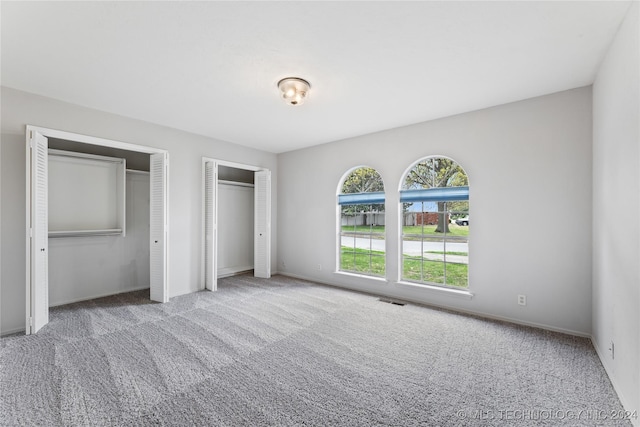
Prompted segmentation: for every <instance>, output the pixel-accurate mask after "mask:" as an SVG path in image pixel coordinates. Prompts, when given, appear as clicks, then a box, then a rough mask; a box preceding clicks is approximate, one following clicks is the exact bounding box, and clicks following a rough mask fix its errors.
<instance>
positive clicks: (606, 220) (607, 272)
mask: <svg viewBox="0 0 640 427" xmlns="http://www.w3.org/2000/svg"><path fill="white" fill-rule="evenodd" d="M639 15H640V8H639V6H638V3H637V2H634V3H633V4H632V7H631V9H630V10H629V12H628V14H627V17H626V19H625V21H624V22H623V24H622V26H621V27H620V29H619V32H618V34H617V36H616V38H615V40H614V42H613V44H612V45H611V47H610V49H609V51H608V53H607V56H606V58H605V60H604V61H603V63H602V65H601V67H600V70H599V71H598V75H597V78H596V80H595V83H594V85H593V343H594V345H595V346H596V349H597V350H598V353H599V354H600V358H601V359H602V363H603V365H604V367H605V369H606V370H607V372H608V374H609V377H610V378H611V380H612V382H613V384H614V386H615V388H616V390H617V391H618V395H619V396H620V400H621V401H622V403H623V405H625V408H626V409H628V410H631V411H633V410H640V390H639V388H640V343H639V339H640V337H639V335H640V332H639V331H640V315H639V314H638V304H639V303H640V270H639V269H640V267H639V266H640V262H638V260H640V243H639V242H640V227H639V226H638V221H639V219H640V101H639V98H640V84H639V82H638V80H639V78H640V77H639V76H640V66H639V65H638V64H639V62H640V55H639V51H640V35H639V34H640V28H639V25H638V21H639ZM611 342H613V343H614V344H615V347H614V348H615V353H614V354H613V355H612V354H611V352H610V351H609V348H610V344H611ZM612 356H613V357H612ZM614 357H615V358H614ZM635 423H636V425H640V422H639V421H638V420H635Z"/></svg>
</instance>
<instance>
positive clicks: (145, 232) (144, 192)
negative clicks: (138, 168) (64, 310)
mask: <svg viewBox="0 0 640 427" xmlns="http://www.w3.org/2000/svg"><path fill="white" fill-rule="evenodd" d="M126 212H127V213H126V217H127V233H126V236H125V237H122V236H91V237H61V238H50V239H49V305H50V306H54V305H61V304H67V303H70V302H74V301H80V300H84V299H91V298H96V297H100V296H105V295H112V294H117V293H120V292H128V291H133V290H136V289H145V288H148V287H149V174H148V173H146V174H139V173H130V172H127V179H126Z"/></svg>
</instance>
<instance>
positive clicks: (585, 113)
mask: <svg viewBox="0 0 640 427" xmlns="http://www.w3.org/2000/svg"><path fill="white" fill-rule="evenodd" d="M591 130H592V122H591V88H590V87H584V88H579V89H574V90H570V91H566V92H561V93H556V94H552V95H548V96H543V97H539V98H534V99H529V100H525V101H521V102H516V103H512V104H508V105H502V106H498V107H494V108H489V109H485V110H481V111H475V112H472V113H467V114H462V115H458V116H453V117H448V118H444V119H440V120H434V121H430V122H425V123H420V124H416V125H412V126H406V127H402V128H397V129H392V130H388V131H384V132H379V133H375V134H371V135H365V136H361V137H356V138H351V139H347V140H344V141H338V142H334V143H330V144H325V145H321V146H316V147H312V148H308V149H303V150H298V151H292V152H288V153H284V154H281V155H279V157H278V160H279V166H278V168H279V176H278V194H279V204H278V212H279V216H278V230H279V231H278V242H279V246H278V247H279V252H278V260H279V265H278V269H279V271H281V272H284V273H285V274H289V275H292V276H299V277H305V278H309V279H314V280H318V281H321V282H324V283H328V284H333V285H338V286H343V287H347V288H352V289H357V290H362V291H369V292H374V293H379V294H384V295H388V296H393V297H397V298H404V299H408V300H413V301H418V302H423V303H428V304H434V305H438V306H445V307H451V308H455V309H457V310H463V311H469V312H474V313H480V314H484V315H488V316H492V317H498V318H505V319H510V320H514V321H517V322H521V323H526V324H532V325H539V326H542V327H545V328H549V329H555V330H561V331H566V332H570V333H575V334H580V335H589V334H590V332H591V139H592V134H591ZM428 155H445V156H449V157H451V158H453V159H454V160H456V161H457V162H458V163H459V164H460V165H461V166H462V167H463V168H464V169H465V171H466V172H467V174H468V176H469V182H470V215H471V216H472V217H473V220H472V221H473V224H472V226H471V229H470V243H469V251H470V266H469V269H470V273H469V280H470V291H471V292H472V293H473V294H474V295H473V298H471V299H469V298H468V297H467V296H464V295H463V296H461V295H458V294H452V293H451V292H443V291H442V290H441V289H438V290H430V289H426V288H425V287H422V286H415V285H408V284H401V283H398V282H397V278H398V264H399V263H398V255H397V254H398V247H399V238H398V237H396V236H398V222H399V219H398V215H399V212H398V189H399V188H400V182H401V178H402V177H403V175H404V174H405V172H406V170H407V169H408V168H409V167H410V166H411V165H412V164H413V163H414V162H415V161H417V160H418V159H420V158H423V157H425V156H428ZM361 165H366V166H370V167H373V168H375V169H377V170H378V172H380V174H381V176H382V178H383V180H384V183H385V189H386V200H387V207H386V212H387V219H386V221H385V222H386V232H387V240H386V247H387V254H388V255H387V269H386V271H387V281H386V282H385V281H380V280H372V279H368V278H362V277H354V276H348V275H345V274H340V273H335V270H336V258H337V257H336V249H337V226H336V221H337V218H336V216H337V208H336V194H337V190H338V186H339V184H340V182H339V181H340V179H341V178H342V177H343V175H344V174H345V173H346V172H347V171H348V170H349V169H351V168H354V167H356V166H361ZM541 213H544V214H541ZM301 231H304V233H301ZM519 294H524V295H526V296H527V305H526V306H519V305H518V304H517V295H519Z"/></svg>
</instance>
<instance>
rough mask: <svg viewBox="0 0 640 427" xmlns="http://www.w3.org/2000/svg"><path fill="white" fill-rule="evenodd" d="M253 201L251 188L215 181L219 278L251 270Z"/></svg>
mask: <svg viewBox="0 0 640 427" xmlns="http://www.w3.org/2000/svg"><path fill="white" fill-rule="evenodd" d="M252 175H253V173H252ZM253 200H254V189H253V187H240V186H237V185H229V184H223V183H220V184H218V277H224V276H229V275H231V274H234V273H238V272H240V271H247V270H251V269H253V225H254V211H253V205H254V203H253Z"/></svg>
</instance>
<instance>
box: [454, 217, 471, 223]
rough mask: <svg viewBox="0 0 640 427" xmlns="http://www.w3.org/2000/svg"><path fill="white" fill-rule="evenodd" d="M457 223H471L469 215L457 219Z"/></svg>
mask: <svg viewBox="0 0 640 427" xmlns="http://www.w3.org/2000/svg"><path fill="white" fill-rule="evenodd" d="M456 224H458V225H469V216H463V217H462V218H458V219H456Z"/></svg>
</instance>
